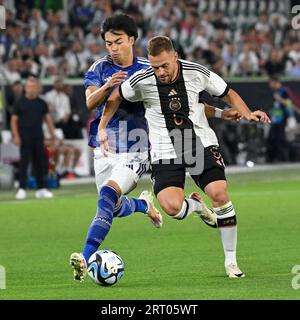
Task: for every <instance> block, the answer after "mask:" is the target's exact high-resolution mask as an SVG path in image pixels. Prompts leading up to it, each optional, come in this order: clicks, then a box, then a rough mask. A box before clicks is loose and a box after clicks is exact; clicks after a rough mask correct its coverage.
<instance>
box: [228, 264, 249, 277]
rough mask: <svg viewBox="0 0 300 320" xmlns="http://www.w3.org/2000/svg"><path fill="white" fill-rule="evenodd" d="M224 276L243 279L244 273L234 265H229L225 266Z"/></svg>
mask: <svg viewBox="0 0 300 320" xmlns="http://www.w3.org/2000/svg"><path fill="white" fill-rule="evenodd" d="M225 270H226V274H227V275H228V277H229V278H243V277H245V274H244V272H242V271H241V270H240V268H239V267H238V266H237V265H236V264H233V263H231V264H229V265H228V266H225Z"/></svg>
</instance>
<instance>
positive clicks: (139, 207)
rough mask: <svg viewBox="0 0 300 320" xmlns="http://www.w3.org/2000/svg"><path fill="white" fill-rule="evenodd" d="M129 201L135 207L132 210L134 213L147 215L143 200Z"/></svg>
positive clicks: (145, 204) (146, 207)
mask: <svg viewBox="0 0 300 320" xmlns="http://www.w3.org/2000/svg"><path fill="white" fill-rule="evenodd" d="M130 200H132V202H133V203H134V205H135V209H134V211H135V212H143V213H147V210H148V206H147V203H146V201H145V200H141V199H134V198H131V199H130Z"/></svg>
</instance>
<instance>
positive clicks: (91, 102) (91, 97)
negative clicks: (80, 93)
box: [86, 84, 110, 110]
mask: <svg viewBox="0 0 300 320" xmlns="http://www.w3.org/2000/svg"><path fill="white" fill-rule="evenodd" d="M109 89H110V88H109V86H107V85H106V84H105V85H103V86H102V87H101V88H98V89H97V90H95V91H93V92H89V93H88V94H87V95H86V96H87V97H86V106H87V108H88V109H89V110H93V109H95V108H96V107H97V106H99V105H100V104H101V103H103V102H104V100H105V98H106V97H107V95H108V93H109Z"/></svg>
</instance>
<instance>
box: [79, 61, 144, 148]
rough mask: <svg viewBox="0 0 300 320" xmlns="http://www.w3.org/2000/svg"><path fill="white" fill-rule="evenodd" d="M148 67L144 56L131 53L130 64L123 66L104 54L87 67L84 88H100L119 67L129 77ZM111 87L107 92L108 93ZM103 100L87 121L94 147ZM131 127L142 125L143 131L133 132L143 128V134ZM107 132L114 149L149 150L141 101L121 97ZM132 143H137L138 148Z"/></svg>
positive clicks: (97, 144) (97, 143)
mask: <svg viewBox="0 0 300 320" xmlns="http://www.w3.org/2000/svg"><path fill="white" fill-rule="evenodd" d="M147 68H149V62H148V60H146V59H145V58H139V57H134V62H133V64H132V65H131V66H129V67H126V68H122V67H120V66H117V65H115V64H114V63H113V60H112V58H111V56H110V55H107V56H105V57H103V58H101V59H99V60H97V61H96V62H95V63H94V64H93V65H92V66H91V67H90V68H89V70H88V71H87V72H86V73H85V76H84V82H83V84H84V86H85V87H86V88H87V87H88V86H96V87H99V88H100V87H102V86H103V85H104V84H105V83H106V82H108V81H109V80H110V78H111V76H112V75H113V74H114V73H116V72H118V71H120V70H121V71H126V72H127V76H128V78H129V77H130V76H131V75H132V74H134V73H135V72H137V71H139V70H142V69H147ZM112 90H113V89H112ZM112 90H111V91H112ZM111 91H110V92H109V93H111ZM108 96H109V95H108ZM108 96H107V97H108ZM106 100H107V98H106V99H105V101H104V102H103V103H102V104H100V105H99V106H97V108H96V111H95V119H94V120H93V121H92V122H91V124H90V130H89V142H88V144H89V146H91V147H93V148H95V147H99V146H100V143H99V137H98V125H99V123H100V119H101V115H102V111H103V108H104V106H105V103H106ZM133 129H142V130H143V131H140V130H137V131H136V132H137V133H138V132H144V134H143V137H141V136H139V135H138V134H136V132H133V131H132V130H133ZM107 132H108V142H109V146H110V147H111V148H112V149H113V150H114V151H115V152H116V153H124V152H126V153H127V152H129V151H132V150H134V151H141V152H142V151H146V150H148V149H149V146H148V138H146V136H147V134H148V127H147V123H146V119H145V109H144V105H143V103H142V102H134V103H131V102H127V101H125V100H123V101H122V102H121V104H120V106H119V109H118V110H117V112H116V113H115V114H114V116H113V117H112V119H111V120H110V121H109V123H108V125H107ZM130 132H133V134H131V136H129V133H130ZM145 133H146V134H145ZM135 146H138V149H137V150H136V148H135Z"/></svg>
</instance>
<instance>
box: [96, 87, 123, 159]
mask: <svg viewBox="0 0 300 320" xmlns="http://www.w3.org/2000/svg"><path fill="white" fill-rule="evenodd" d="M121 101H122V97H121V96H120V93H119V88H116V89H114V91H113V92H112V93H111V95H110V96H109V98H108V99H107V102H106V105H105V107H104V109H103V113H102V117H101V121H100V123H99V127H98V136H99V142H100V147H101V150H102V152H103V154H104V155H106V154H107V152H108V151H109V145H108V137H107V133H106V127H107V124H108V122H109V120H110V119H111V118H112V116H113V115H114V114H115V113H116V111H117V110H118V108H119V105H120V103H121Z"/></svg>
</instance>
